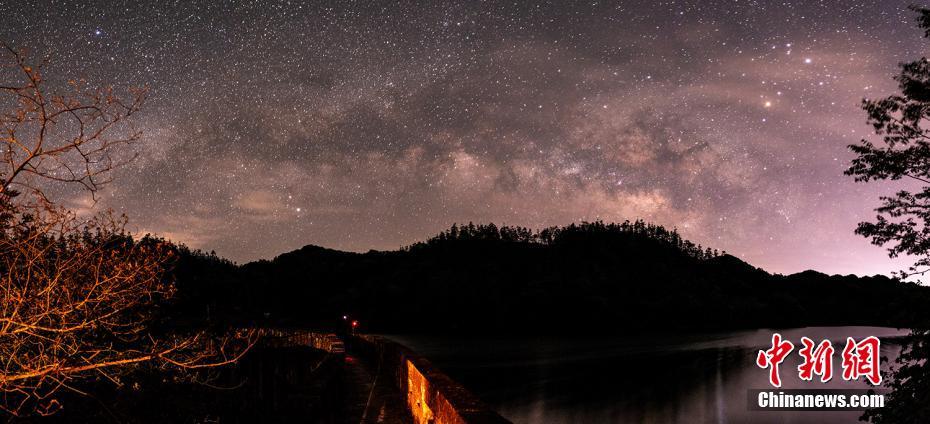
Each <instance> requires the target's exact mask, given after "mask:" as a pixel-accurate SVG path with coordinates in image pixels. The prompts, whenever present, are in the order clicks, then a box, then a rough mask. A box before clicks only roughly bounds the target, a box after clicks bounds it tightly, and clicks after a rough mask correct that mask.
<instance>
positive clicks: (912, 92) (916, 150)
mask: <svg viewBox="0 0 930 424" xmlns="http://www.w3.org/2000/svg"><path fill="white" fill-rule="evenodd" d="M913 9H914V11H915V12H917V14H918V17H917V23H918V26H919V27H920V28H921V29H922V30H923V31H924V35H925V36H926V37H930V9H927V8H921V7H913ZM896 79H897V81H898V88H899V90H900V94H896V95H892V96H888V97H886V98H883V99H878V100H868V99H867V100H865V101H864V102H863V109H865V111H866V113H867V114H868V122H869V124H871V125H872V127H873V128H874V130H875V133H876V134H877V135H880V136H881V138H882V143H881V144H878V145H876V144H874V143H872V142H871V141H869V140H862V141H861V143H860V144H858V145H852V146H849V147H850V149H852V151H853V152H855V153H856V154H857V155H858V156H857V157H856V158H855V159H854V160H853V162H852V166H850V167H849V169H848V170H847V171H846V174H847V175H852V176H854V177H855V179H856V181H872V180H900V179H902V178H903V179H907V180H909V181H915V182H917V183H918V185H920V186H921V187H920V188H919V189H918V190H916V191H909V190H900V191H898V192H897V193H895V194H894V195H891V196H883V197H881V201H882V205H881V206H880V207H879V208H878V209H876V211H877V212H878V216H876V217H875V221H874V222H863V223H860V224H859V226H858V228H857V229H856V233H858V234H861V235H863V236H865V237H869V238H871V239H872V243H873V244H876V245H880V246H885V245H890V247H889V248H888V253H889V256H891V257H896V256H899V255H902V254H904V255H912V256H914V257H916V258H917V260H916V262H915V263H914V264H913V266H911V267H910V268H909V269H908V270H905V271H902V272H901V276H903V277H909V276H914V275H924V274H925V273H927V272H928V271H930V133H928V130H927V129H926V128H925V127H924V125H925V121H926V120H927V119H928V118H930V61H928V60H927V59H926V58H920V59H918V60H915V61H913V62H909V63H903V64H901V73H900V74H899V75H898V76H897V77H896ZM924 307H925V308H926V305H924ZM920 328H924V329H915V330H914V332H913V334H912V337H911V340H910V341H909V342H908V343H906V344H905V346H904V351H903V353H902V355H901V357H900V358H899V360H898V364H897V365H898V366H897V369H896V370H895V371H894V372H893V373H890V375H889V381H890V386H891V387H892V388H893V389H894V391H893V392H892V393H891V394H890V395H889V396H888V399H887V400H888V402H887V407H885V408H881V409H875V410H871V411H868V412H867V413H866V414H865V416H863V419H866V420H869V421H872V422H876V423H925V422H928V421H930V407H928V404H930V403H928V401H930V364H928V361H927V359H928V358H930V345H928V340H930V331H928V330H926V329H925V328H926V327H925V326H920Z"/></svg>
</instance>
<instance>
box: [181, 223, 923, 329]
mask: <svg viewBox="0 0 930 424" xmlns="http://www.w3.org/2000/svg"><path fill="white" fill-rule="evenodd" d="M184 261H186V262H182V263H183V264H184V265H183V266H179V267H178V268H177V271H176V272H177V273H179V276H178V278H179V282H180V281H182V280H184V279H186V278H187V277H185V278H181V276H180V274H186V273H201V272H208V273H209V274H200V277H197V278H201V279H205V280H211V279H214V278H222V280H213V281H204V282H203V284H204V286H203V287H210V288H209V289H202V288H200V287H196V286H195V285H192V284H189V283H185V284H183V285H182V284H180V283H179V290H180V291H182V292H183V291H185V286H187V287H189V288H188V289H187V291H188V293H186V294H185V293H179V295H178V297H179V298H184V299H187V300H186V301H185V302H186V303H185V304H186V305H187V307H186V308H185V309H184V310H185V311H188V312H190V313H191V314H192V315H193V316H197V317H203V316H204V314H205V312H206V311H205V309H206V308H205V305H210V314H211V316H212V319H220V318H219V317H225V318H223V319H224V320H226V319H232V320H238V321H240V322H243V323H246V322H248V323H259V324H268V325H311V326H315V327H321V326H336V325H338V321H339V320H340V319H341V317H342V316H343V315H351V316H353V317H357V318H359V319H360V321H361V322H362V325H363V327H364V329H365V330H370V331H378V332H450V331H457V332H487V331H493V332H522V333H558V332H564V331H575V332H595V331H621V330H624V331H628V330H646V329H656V328H662V329H681V330H684V329H723V328H728V329H729V328H753V327H790V326H804V325H891V326H895V325H896V326H910V325H913V324H914V323H916V322H918V321H920V320H923V319H925V318H926V316H927V313H925V312H923V309H924V308H923V307H922V305H924V304H926V302H927V301H930V289H925V288H922V287H919V286H916V285H914V284H909V283H902V282H898V281H895V280H892V279H889V278H886V277H881V276H876V277H865V278H858V277H855V276H827V275H824V274H820V273H817V272H813V271H807V272H804V273H800V274H795V275H791V276H781V275H771V274H769V273H766V272H765V271H763V270H761V269H757V268H754V267H752V266H750V265H748V264H746V263H745V262H743V261H741V260H739V259H737V258H735V257H733V256H730V255H726V254H715V252H714V251H713V250H711V249H706V248H703V247H700V246H696V245H694V244H693V243H691V242H688V241H686V240H682V239H681V237H680V236H679V235H678V234H677V233H676V232H675V231H670V230H666V229H664V228H662V227H660V226H654V225H649V224H646V223H643V222H634V223H623V224H605V223H601V222H595V223H586V224H581V225H570V226H567V227H562V228H549V229H545V230H542V231H530V230H527V229H524V228H519V227H497V226H494V225H492V224H488V225H474V224H467V225H463V226H453V227H452V228H450V229H449V230H448V231H445V232H443V233H442V234H440V235H438V236H436V237H434V238H432V239H430V240H427V241H425V242H422V243H417V244H414V245H412V246H409V247H408V248H405V249H402V250H399V251H393V252H376V251H371V252H368V253H365V254H358V253H348V252H340V251H335V250H329V249H325V248H321V247H316V246H307V247H304V248H303V249H300V250H297V251H294V252H290V253H286V254H283V255H281V256H279V257H277V258H275V259H274V260H271V261H258V262H254V263H249V264H246V265H243V266H241V267H238V268H237V267H235V266H234V265H232V264H230V263H228V262H224V261H222V260H219V259H217V258H216V257H215V256H211V255H203V254H200V255H192V256H190V257H187V258H186V259H184ZM190 281H193V280H190ZM219 285H222V286H223V287H222V289H219V288H217V287H219ZM215 294H218V295H217V296H219V297H214V295H215ZM876 299H881V301H876ZM191 311H193V312H191Z"/></svg>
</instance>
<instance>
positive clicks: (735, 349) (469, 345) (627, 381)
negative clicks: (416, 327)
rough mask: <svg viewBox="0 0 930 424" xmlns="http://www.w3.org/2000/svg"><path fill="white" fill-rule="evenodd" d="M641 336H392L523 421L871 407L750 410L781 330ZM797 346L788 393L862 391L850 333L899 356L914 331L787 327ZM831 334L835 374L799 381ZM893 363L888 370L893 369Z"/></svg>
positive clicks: (843, 415) (736, 418) (844, 418)
mask: <svg viewBox="0 0 930 424" xmlns="http://www.w3.org/2000/svg"><path fill="white" fill-rule="evenodd" d="M773 331H775V330H754V331H742V332H729V333H714V334H665V335H658V334H654V335H636V336H628V337H623V336H604V337H596V336H587V337H570V338H540V337H525V336H520V337H505V336H496V337H479V338H475V337H439V338H437V337H433V336H393V335H392V336H388V337H390V338H392V339H394V340H396V341H398V342H401V343H403V344H405V345H407V346H409V347H411V348H413V349H414V350H416V351H417V352H420V353H422V354H424V355H425V356H426V357H427V358H429V359H430V360H431V361H432V362H433V363H434V364H436V365H438V366H439V367H440V368H441V369H442V370H443V371H445V372H446V373H447V374H448V375H449V376H451V377H452V378H454V379H456V380H458V381H459V382H461V383H462V384H464V385H465V386H466V387H468V388H469V389H470V390H471V391H472V392H474V393H475V394H476V395H478V397H480V398H481V399H483V400H484V401H485V402H487V403H489V404H490V405H491V406H493V407H494V408H496V409H497V410H498V411H499V412H500V413H501V414H502V415H504V416H505V417H507V418H509V419H510V420H512V421H513V422H515V423H553V424H558V423H704V422H706V423H745V422H752V423H754V424H764V423H845V422H857V418H858V417H859V416H860V415H861V412H791V413H786V412H773V411H749V410H747V393H746V391H747V389H752V388H755V389H768V388H771V386H770V385H769V383H768V371H767V370H763V369H761V368H758V367H757V366H756V365H755V357H756V352H757V351H758V350H759V349H767V348H769V347H771V337H772V332H773ZM777 331H779V332H780V333H781V334H782V336H783V337H784V338H785V339H787V340H790V341H791V342H792V343H794V345H795V350H794V351H792V352H791V354H790V355H789V357H788V359H786V360H785V362H784V363H782V365H781V378H782V387H783V388H786V389H802V388H808V389H823V388H836V389H858V388H869V387H870V386H869V385H868V384H867V383H864V382H862V381H860V382H849V381H844V380H843V379H842V378H841V377H840V376H841V374H840V372H841V370H842V367H841V364H840V352H842V349H843V346H845V341H846V337H853V338H854V339H856V340H859V339H861V338H864V337H867V336H877V337H879V338H880V339H881V340H882V355H883V356H885V357H887V358H888V359H889V360H892V361H893V360H894V359H895V358H896V357H897V355H898V353H899V352H900V345H899V344H897V343H896V338H897V337H900V336H903V335H906V334H907V330H898V329H894V328H883V327H807V328H797V329H787V330H777ZM802 336H806V337H809V338H811V339H813V340H814V341H815V342H819V341H820V340H823V339H830V340H831V341H832V342H833V346H834V349H836V351H837V352H836V353H835V354H834V364H833V369H834V378H833V379H832V380H831V381H830V382H829V383H826V384H823V383H820V382H819V381H815V382H805V381H801V380H799V379H798V375H797V366H798V364H800V362H801V356H800V355H799V354H798V353H797V351H798V349H799V348H800V346H801V337H802ZM887 367H888V364H883V365H882V369H883V370H884V369H887Z"/></svg>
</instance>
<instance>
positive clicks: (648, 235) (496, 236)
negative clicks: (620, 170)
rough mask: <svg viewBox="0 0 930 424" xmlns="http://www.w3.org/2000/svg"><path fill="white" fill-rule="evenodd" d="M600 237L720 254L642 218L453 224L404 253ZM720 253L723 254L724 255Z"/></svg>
mask: <svg viewBox="0 0 930 424" xmlns="http://www.w3.org/2000/svg"><path fill="white" fill-rule="evenodd" d="M601 237H627V238H630V239H633V240H643V241H645V242H649V243H660V244H664V245H667V246H669V247H672V248H675V249H677V250H678V251H680V252H681V253H683V254H685V255H688V256H691V257H693V258H696V259H710V258H713V257H717V256H719V255H720V252H718V251H717V250H716V249H711V248H709V247H708V248H706V249H704V248H702V247H701V245H699V244H697V245H696V244H694V243H692V242H691V241H689V240H685V239H683V238H682V237H681V235H679V234H678V230H677V229H673V230H671V231H669V230H667V229H666V228H665V227H663V226H661V225H655V224H650V223H647V222H645V221H643V220H641V219H640V220H636V221H634V222H630V221H624V222H623V223H620V224H618V223H613V222H612V223H604V222H603V221H594V222H582V223H581V224H575V223H572V224H570V225H568V226H565V227H548V228H544V229H542V230H537V231H534V230H531V229H529V228H525V227H512V226H506V225H505V226H501V227H498V226H497V225H494V223H493V222H492V223H490V224H478V225H475V224H474V223H472V222H469V223H468V224H467V225H462V226H459V225H458V224H452V227H451V228H449V229H448V230H445V231H443V232H441V233H439V234H438V235H436V236H435V237H431V238H430V239H428V240H426V241H425V242H420V243H416V244H414V245H412V246H410V247H408V248H407V250H411V249H419V248H423V247H424V246H436V245H440V244H442V243H446V242H460V241H470V240H479V241H488V242H510V243H539V244H544V245H555V244H559V243H566V242H571V241H572V240H577V241H581V242H584V241H588V240H591V239H592V238H601ZM723 253H724V254H726V252H723Z"/></svg>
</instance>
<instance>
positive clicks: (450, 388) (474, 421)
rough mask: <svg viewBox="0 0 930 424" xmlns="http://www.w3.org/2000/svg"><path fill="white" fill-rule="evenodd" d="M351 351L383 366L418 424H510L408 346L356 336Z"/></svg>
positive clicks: (376, 337) (351, 342)
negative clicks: (402, 394)
mask: <svg viewBox="0 0 930 424" xmlns="http://www.w3.org/2000/svg"><path fill="white" fill-rule="evenodd" d="M347 342H348V343H349V347H350V349H351V351H352V352H353V353H354V354H356V355H359V356H360V357H362V358H363V359H365V360H368V361H370V362H373V363H376V364H377V363H380V366H381V367H382V368H383V369H384V370H385V371H386V372H387V374H388V375H390V376H391V377H393V380H394V381H393V384H394V385H395V386H396V387H397V388H398V389H400V391H401V393H404V394H405V395H406V400H407V408H408V410H409V411H410V413H411V414H412V415H413V419H414V422H415V423H416V424H508V423H510V421H508V420H506V419H505V418H503V417H501V416H500V414H498V413H497V412H495V411H493V410H492V409H490V408H489V407H488V406H487V405H485V404H484V403H483V402H481V401H480V400H479V399H478V398H477V397H475V396H474V395H473V394H471V392H469V391H468V390H467V389H465V388H464V387H462V385H460V384H458V383H456V382H455V381H454V380H452V379H451V378H449V377H448V376H446V375H445V374H443V373H442V372H441V371H439V369H438V368H436V367H435V366H434V365H433V364H431V363H430V362H429V361H428V360H427V359H426V358H424V357H422V356H420V355H419V354H417V353H416V352H414V351H412V350H410V349H409V348H407V347H406V346H403V345H401V344H399V343H396V342H393V341H391V340H388V339H385V338H383V337H378V336H367V335H363V336H353V337H350V338H348V340H347Z"/></svg>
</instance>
